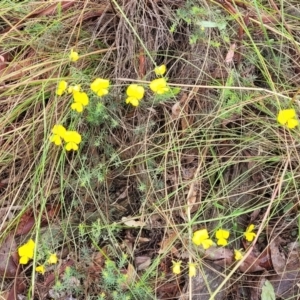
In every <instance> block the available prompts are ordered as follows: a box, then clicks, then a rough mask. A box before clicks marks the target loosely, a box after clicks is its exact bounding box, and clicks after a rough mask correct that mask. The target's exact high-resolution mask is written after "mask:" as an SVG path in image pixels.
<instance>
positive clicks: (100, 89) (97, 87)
mask: <svg viewBox="0 0 300 300" xmlns="http://www.w3.org/2000/svg"><path fill="white" fill-rule="evenodd" d="M109 85H110V83H109V80H108V79H102V78H96V79H95V80H94V81H93V82H92V83H91V86H90V87H91V90H92V91H93V92H94V93H96V94H97V95H98V96H99V97H102V96H105V95H107V94H108V88H109Z"/></svg>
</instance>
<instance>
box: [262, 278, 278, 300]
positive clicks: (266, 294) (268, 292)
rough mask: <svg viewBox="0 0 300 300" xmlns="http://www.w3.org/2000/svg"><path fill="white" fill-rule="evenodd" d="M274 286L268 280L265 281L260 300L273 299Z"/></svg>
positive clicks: (274, 297)
mask: <svg viewBox="0 0 300 300" xmlns="http://www.w3.org/2000/svg"><path fill="white" fill-rule="evenodd" d="M275 299H276V296H275V291H274V287H273V285H272V284H271V282H270V281H269V280H266V281H265V284H264V285H263V287H262V291H261V300H275Z"/></svg>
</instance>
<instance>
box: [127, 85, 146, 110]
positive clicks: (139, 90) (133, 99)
mask: <svg viewBox="0 0 300 300" xmlns="http://www.w3.org/2000/svg"><path fill="white" fill-rule="evenodd" d="M144 93H145V89H144V88H143V87H142V86H140V85H137V84H131V85H129V86H128V88H127V90H126V94H127V96H128V97H127V99H126V104H129V103H130V104H131V105H132V106H138V105H139V104H140V102H139V101H140V100H142V98H143V97H144Z"/></svg>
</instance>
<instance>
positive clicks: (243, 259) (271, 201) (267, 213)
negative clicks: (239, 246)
mask: <svg viewBox="0 0 300 300" xmlns="http://www.w3.org/2000/svg"><path fill="white" fill-rule="evenodd" d="M288 164H289V159H287V161H286V163H285V166H284V169H283V172H282V175H281V177H280V179H279V182H278V185H277V187H276V189H275V190H274V192H273V194H272V197H271V200H270V204H269V206H268V208H267V211H266V213H265V215H264V217H263V219H262V222H261V225H260V226H259V228H258V231H257V234H256V237H255V239H254V241H253V243H252V245H251V246H250V248H249V250H248V251H247V253H246V254H245V255H244V256H243V258H242V260H240V261H239V262H238V263H237V264H236V266H235V267H234V268H233V269H232V270H231V272H230V273H229V274H228V276H227V277H228V278H230V277H231V276H232V275H233V274H234V273H235V271H236V270H237V269H238V268H239V267H240V266H241V264H242V263H243V262H244V261H245V260H246V258H247V257H248V256H249V255H250V253H251V252H252V250H253V248H254V245H255V243H256V242H257V239H258V237H259V235H260V234H261V232H262V230H263V227H264V223H265V222H266V220H267V218H268V216H269V214H270V211H271V207H272V204H273V202H274V200H275V198H276V196H277V193H278V191H279V190H280V189H281V185H282V182H283V177H284V175H285V172H286V170H287V167H288ZM225 283H226V280H224V281H223V282H222V283H221V284H220V285H219V287H218V288H217V289H216V290H215V291H214V293H213V294H212V295H211V296H210V298H209V300H214V299H215V297H216V295H217V294H218V293H219V291H220V290H221V289H222V287H223V286H224V285H225Z"/></svg>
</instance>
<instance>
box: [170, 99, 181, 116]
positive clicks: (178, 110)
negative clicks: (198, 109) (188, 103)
mask: <svg viewBox="0 0 300 300" xmlns="http://www.w3.org/2000/svg"><path fill="white" fill-rule="evenodd" d="M181 111H182V109H181V107H180V102H176V103H175V104H173V106H172V119H177V118H178V117H179V116H180V114H181Z"/></svg>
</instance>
